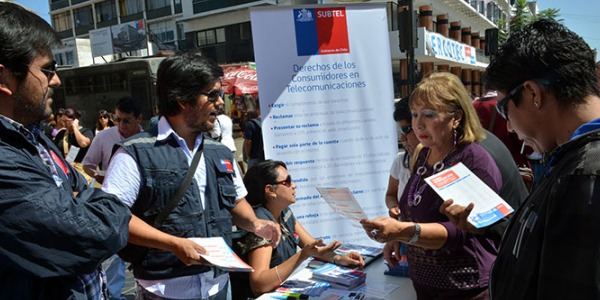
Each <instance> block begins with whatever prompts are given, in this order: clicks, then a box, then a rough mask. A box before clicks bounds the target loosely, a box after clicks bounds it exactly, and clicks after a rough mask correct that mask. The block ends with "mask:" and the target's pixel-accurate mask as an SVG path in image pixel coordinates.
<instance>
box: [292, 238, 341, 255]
mask: <svg viewBox="0 0 600 300" xmlns="http://www.w3.org/2000/svg"><path fill="white" fill-rule="evenodd" d="M341 245H342V243H340V242H338V241H333V242H331V243H330V244H329V245H327V246H326V245H325V244H324V243H323V239H318V240H315V241H313V242H312V243H308V244H306V245H304V247H302V250H300V251H301V252H302V253H301V255H302V257H303V258H305V259H306V258H309V257H311V256H312V257H326V256H331V254H332V253H333V251H335V249H337V248H339V247H340V246H341Z"/></svg>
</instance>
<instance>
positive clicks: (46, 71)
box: [27, 61, 58, 82]
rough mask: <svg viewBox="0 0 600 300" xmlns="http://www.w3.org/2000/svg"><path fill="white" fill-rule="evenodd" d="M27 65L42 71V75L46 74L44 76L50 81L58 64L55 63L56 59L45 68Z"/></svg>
mask: <svg viewBox="0 0 600 300" xmlns="http://www.w3.org/2000/svg"><path fill="white" fill-rule="evenodd" d="M27 66H28V67H34V68H38V69H39V70H40V71H42V73H44V75H46V78H48V82H50V81H51V80H52V78H54V75H56V69H57V68H58V64H57V63H56V61H52V62H51V63H50V65H49V66H48V68H47V69H46V68H41V67H36V66H32V65H27Z"/></svg>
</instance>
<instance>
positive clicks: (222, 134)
mask: <svg viewBox="0 0 600 300" xmlns="http://www.w3.org/2000/svg"><path fill="white" fill-rule="evenodd" d="M218 114H219V115H218V116H217V120H216V122H215V127H214V128H213V130H212V131H211V133H210V134H211V136H212V137H213V138H214V139H216V140H217V141H219V142H221V143H223V145H225V146H227V148H229V150H231V152H232V153H235V151H236V150H237V148H236V147H235V141H234V140H233V121H231V118H230V117H228V116H227V115H226V114H225V112H224V111H223V109H220V110H219V112H218Z"/></svg>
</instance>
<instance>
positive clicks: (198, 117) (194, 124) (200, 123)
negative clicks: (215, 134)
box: [185, 105, 214, 133]
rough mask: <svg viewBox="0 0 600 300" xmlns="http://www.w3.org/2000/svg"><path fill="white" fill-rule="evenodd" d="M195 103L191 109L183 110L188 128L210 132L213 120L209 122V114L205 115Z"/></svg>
mask: <svg viewBox="0 0 600 300" xmlns="http://www.w3.org/2000/svg"><path fill="white" fill-rule="evenodd" d="M198 106H199V105H196V106H194V107H193V109H190V110H188V111H187V112H185V123H186V124H187V126H188V127H189V128H192V129H194V130H195V131H196V132H198V133H202V132H210V131H212V129H213V127H214V122H210V118H211V117H210V116H206V112H203V110H202V109H201V108H199V107H198Z"/></svg>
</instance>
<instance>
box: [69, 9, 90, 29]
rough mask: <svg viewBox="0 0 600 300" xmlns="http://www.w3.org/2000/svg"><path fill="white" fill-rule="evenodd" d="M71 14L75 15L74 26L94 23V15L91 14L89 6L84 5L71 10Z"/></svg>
mask: <svg viewBox="0 0 600 300" xmlns="http://www.w3.org/2000/svg"><path fill="white" fill-rule="evenodd" d="M73 16H74V17H75V27H80V26H87V25H93V24H94V17H93V16H92V7H91V6H86V7H82V8H78V9H75V10H73Z"/></svg>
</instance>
